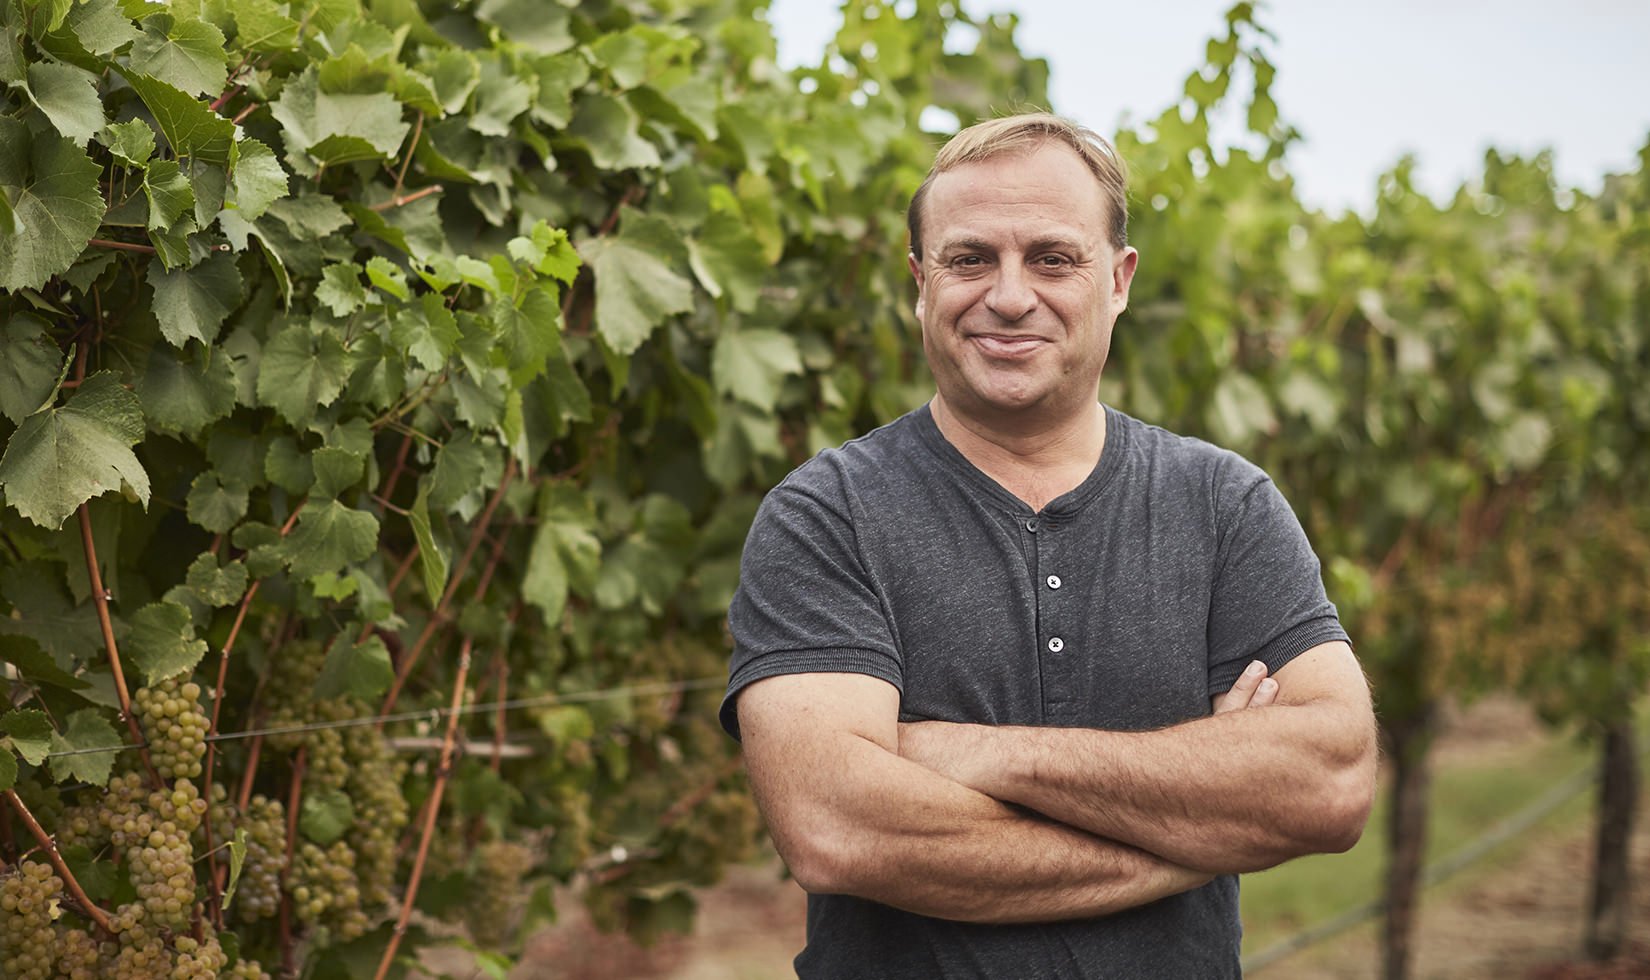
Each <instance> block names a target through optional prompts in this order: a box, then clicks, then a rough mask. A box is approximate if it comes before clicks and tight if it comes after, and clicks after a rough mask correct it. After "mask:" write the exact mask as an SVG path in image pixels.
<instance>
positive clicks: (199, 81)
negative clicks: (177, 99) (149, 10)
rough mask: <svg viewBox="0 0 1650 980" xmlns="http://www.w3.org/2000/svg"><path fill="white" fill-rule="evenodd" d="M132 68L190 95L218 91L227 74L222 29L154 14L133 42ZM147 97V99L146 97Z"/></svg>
mask: <svg viewBox="0 0 1650 980" xmlns="http://www.w3.org/2000/svg"><path fill="white" fill-rule="evenodd" d="M129 57H130V59H131V66H132V70H133V71H136V72H141V73H143V74H145V75H148V76H149V77H150V78H154V79H158V80H160V81H162V82H165V83H166V84H168V85H170V86H172V87H173V88H176V89H178V90H179V91H181V92H184V93H186V94H188V95H216V94H218V92H219V91H221V90H222V89H223V85H224V78H225V77H226V75H227V74H228V67H227V59H228V55H227V53H226V51H225V50H224V36H223V32H222V31H220V30H218V29H217V28H216V27H214V26H213V25H211V24H208V23H207V22H206V21H203V20H177V19H175V18H173V17H172V15H170V14H152V15H150V16H149V17H146V18H144V20H143V34H142V36H141V37H139V38H138V39H137V40H135V41H133V42H132V50H131V52H130V54H129ZM145 101H147V100H145Z"/></svg>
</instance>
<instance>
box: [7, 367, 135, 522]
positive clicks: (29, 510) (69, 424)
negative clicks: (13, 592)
mask: <svg viewBox="0 0 1650 980" xmlns="http://www.w3.org/2000/svg"><path fill="white" fill-rule="evenodd" d="M143 432H144V422H143V409H142V407H141V406H140V405H139V403H138V397H137V396H136V395H134V394H133V393H131V392H130V391H127V390H126V388H125V387H123V386H122V385H121V383H120V381H119V380H118V379H117V378H116V377H115V375H114V374H112V373H110V372H107V371H100V372H98V373H97V374H94V375H92V376H91V377H89V378H87V379H86V381H85V383H83V384H82V385H81V386H80V388H79V390H77V391H76V392H75V394H74V396H73V397H72V398H70V399H69V401H68V404H66V405H64V406H63V407H61V408H48V409H46V410H45V411H42V412H37V413H36V414H34V415H31V416H29V417H28V418H27V419H25V420H24V421H23V424H22V425H21V426H19V427H18V429H17V431H16V432H14V433H12V437H11V441H10V442H9V443H8V444H7V445H6V452H5V456H4V457H0V486H4V487H5V489H6V500H7V502H8V503H10V504H11V505H12V506H13V507H15V508H17V512H18V513H20V514H22V515H23V516H24V517H26V518H28V519H29V520H31V521H33V522H34V523H36V524H38V525H40V526H41V527H44V528H57V527H61V526H62V524H63V521H64V520H65V519H67V518H68V516H69V515H70V514H72V513H74V511H75V508H77V507H79V506H80V505H81V504H83V503H85V502H86V501H88V500H90V499H92V498H93V497H96V496H98V495H100V494H103V493H107V492H108V491H111V490H121V491H125V492H130V493H131V494H133V495H134V496H136V497H137V498H138V499H139V500H141V501H142V502H143V505H144V506H145V507H147V506H148V505H149V475H148V474H147V473H145V472H144V470H143V466H142V465H141V464H140V463H139V462H138V460H137V457H136V456H134V455H132V450H131V448H130V447H131V446H133V445H134V444H136V443H137V442H139V441H141V440H142V439H143Z"/></svg>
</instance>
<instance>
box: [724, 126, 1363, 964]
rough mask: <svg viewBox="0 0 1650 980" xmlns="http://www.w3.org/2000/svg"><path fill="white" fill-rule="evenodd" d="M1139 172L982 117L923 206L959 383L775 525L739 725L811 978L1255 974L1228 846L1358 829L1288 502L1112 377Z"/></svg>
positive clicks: (1338, 658) (756, 567) (933, 304)
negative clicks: (803, 903)
mask: <svg viewBox="0 0 1650 980" xmlns="http://www.w3.org/2000/svg"><path fill="white" fill-rule="evenodd" d="M1125 198H1126V195H1125V185H1124V174H1123V168H1122V164H1121V161H1119V160H1118V158H1117V156H1116V153H1115V151H1114V150H1113V149H1112V148H1111V147H1110V145H1109V144H1107V143H1106V141H1105V140H1104V139H1102V138H1101V137H1099V136H1098V135H1096V134H1094V133H1092V132H1090V131H1088V130H1085V129H1083V128H1081V127H1078V126H1076V125H1074V124H1072V123H1070V122H1068V121H1067V120H1064V119H1061V118H1059V117H1056V116H1051V115H1047V114H1028V115H1020V116H1013V117H1008V118H1004V119H997V120H993V121H990V122H986V123H982V124H980V125H977V126H974V127H971V128H970V129H967V130H964V131H963V132H962V133H960V134H958V135H957V137H956V138H955V139H953V140H952V141H951V142H950V143H949V144H947V146H946V147H945V148H944V149H942V150H941V151H940V153H939V155H938V157H937V159H936V160H935V163H934V168H933V170H932V171H931V172H930V174H929V176H928V179H927V181H926V182H925V183H924V184H923V186H922V187H921V188H919V189H918V191H917V193H916V195H915V196H914V197H913V199H912V203H911V209H910V214H909V225H910V231H911V249H910V265H911V272H912V275H913V276H914V277H915V279H916V285H917V307H916V308H917V316H918V319H920V320H921V322H922V339H923V349H924V351H925V352H926V355H927V358H928V362H929V365H930V367H931V368H932V371H933V375H934V379H935V384H936V388H937V393H936V394H935V396H934V398H933V399H932V401H930V402H929V403H928V404H927V405H925V406H923V407H922V408H919V409H917V410H916V411H914V412H911V413H910V414H908V415H906V416H904V417H902V418H900V419H897V420H896V421H894V422H892V423H890V424H889V425H886V426H884V427H882V428H880V429H878V430H876V431H874V432H872V433H870V434H868V435H866V436H864V437H862V438H859V439H856V440H854V441H852V442H850V443H848V444H846V445H844V446H843V447H841V448H840V449H837V450H832V451H827V452H824V453H821V454H820V455H819V456H818V457H816V458H815V459H813V460H811V461H810V462H808V463H807V464H805V465H803V466H802V467H800V468H799V469H797V470H796V471H795V472H794V473H792V474H791V475H790V476H789V477H788V478H787V479H786V480H785V482H784V483H782V484H781V485H780V486H779V487H777V488H775V489H774V490H773V491H772V492H771V493H770V494H769V495H768V497H767V498H766V499H765V500H764V502H763V505H762V508H761V511H760V513H759V514H758V515H757V519H756V522H755V524H754V526H753V527H752V529H751V534H750V537H749V539H748V541H747V544H746V549H745V557H744V564H743V567H742V572H741V579H740V586H739V591H738V593H737V595H736V596H735V599H734V602H733V606H732V608H731V609H730V610H729V622H730V625H731V628H732V631H733V637H734V653H733V661H732V666H731V670H730V679H729V685H728V694H727V697H726V699H725V700H724V702H723V707H722V720H723V723H724V725H726V726H727V728H728V730H729V731H730V732H731V733H733V734H734V735H735V736H736V737H739V738H741V739H742V741H743V743H744V747H745V758H746V762H747V765H748V768H749V771H750V777H751V782H752V786H753V787H754V789H755V791H756V795H757V801H758V803H759V804H760V805H761V807H762V811H763V814H764V815H765V817H766V819H767V821H768V826H769V828H770V831H771V833H772V836H773V839H774V843H775V845H776V846H777V847H778V849H779V852H780V854H781V855H782V856H783V857H784V858H785V860H786V862H787V863H788V864H789V866H790V868H791V871H792V872H793V874H794V875H795V876H796V879H797V881H798V882H800V883H801V885H802V886H803V888H805V889H806V890H807V891H808V892H809V907H808V936H807V945H806V948H805V949H804V950H803V951H802V953H801V955H799V956H798V957H797V960H796V968H797V973H798V975H799V976H801V977H805V978H813V977H820V978H850V977H867V978H870V977H876V978H929V977H1039V978H1061V977H1072V978H1090V977H1195V978H1215V977H1236V976H1239V975H1240V968H1239V963H1238V946H1239V940H1240V937H1241V933H1242V928H1241V923H1240V922H1239V919H1238V901H1237V879H1236V877H1235V876H1236V874H1237V873H1240V872H1244V871H1252V870H1257V869H1260V868H1266V867H1270V866H1272V865H1275V864H1277V863H1279V862H1281V861H1285V860H1288V859H1289V858H1292V857H1295V856H1298V855H1302V854H1307V853H1312V852H1320V851H1337V850H1344V849H1345V848H1347V847H1349V846H1351V844H1352V843H1353V842H1355V841H1356V840H1357V838H1358V836H1359V834H1360V833H1361V832H1362V829H1363V825H1364V821H1365V819H1366V818H1367V816H1368V812H1369V806H1370V802H1371V799H1372V797H1373V792H1374V774H1375V740H1374V721H1373V717H1372V714H1371V709H1370V699H1369V692H1368V687H1367V685H1366V683H1365V681H1364V677H1363V674H1362V671H1361V670H1360V669H1359V667H1358V665H1357V661H1356V660H1355V658H1354V657H1353V655H1352V651H1351V648H1350V646H1349V644H1348V641H1347V636H1346V633H1345V632H1344V631H1343V630H1342V628H1341V626H1340V623H1339V620H1338V619H1337V618H1336V615H1335V608H1334V606H1333V605H1332V604H1331V603H1330V602H1329V601H1328V599H1327V598H1326V597H1325V595H1324V591H1323V585H1322V582H1321V580H1320V576H1319V567H1318V562H1317V559H1316V557H1315V556H1314V555H1313V553H1312V550H1311V547H1310V546H1309V544H1308V542H1307V541H1306V538H1305V535H1304V534H1303V533H1302V531H1301V528H1300V525H1299V523H1298V522H1297V521H1296V520H1295V517H1294V515H1293V513H1292V512H1291V511H1290V509H1289V506H1288V504H1287V503H1286V502H1285V501H1284V500H1283V498H1282V496H1281V495H1280V494H1279V493H1278V491H1277V489H1276V487H1274V486H1273V484H1272V482H1271V481H1270V480H1269V479H1268V478H1267V477H1266V475H1265V474H1264V473H1262V472H1261V471H1260V470H1258V469H1257V468H1256V467H1254V466H1253V465H1252V464H1250V463H1248V462H1246V461H1245V460H1243V459H1242V458H1240V457H1238V456H1236V455H1235V454H1233V453H1230V452H1226V451H1224V450H1221V449H1218V448H1216V447H1213V446H1211V445H1209V444H1207V443H1204V442H1201V441H1198V440H1195V439H1189V438H1183V437H1180V436H1176V435H1173V434H1171V433H1168V432H1165V431H1163V430H1162V429H1158V428H1155V427H1152V426H1150V425H1147V424H1144V423H1142V422H1139V421H1136V420H1135V419H1132V418H1130V417H1128V416H1127V415H1124V414H1122V413H1121V412H1118V411H1117V410H1115V409H1113V408H1110V407H1108V406H1105V405H1102V404H1101V403H1100V402H1099V401H1098V400H1097V396H1096V392H1097V388H1098V384H1099V380H1100V375H1101V372H1102V371H1103V369H1104V367H1105V363H1106V355H1107V352H1108V350H1109V348H1110V343H1111V332H1112V328H1113V326H1114V325H1115V323H1116V321H1117V318H1118V315H1119V314H1121V313H1122V312H1123V310H1124V308H1125V307H1126V306H1127V305H1128V298H1129V285H1130V283H1131V281H1132V280H1133V277H1134V271H1135V266H1136V264H1137V262H1138V261H1139V256H1138V254H1137V253H1136V251H1135V250H1134V249H1133V248H1130V247H1129V246H1128V244H1127V211H1126V207H1125V204H1126V200H1125Z"/></svg>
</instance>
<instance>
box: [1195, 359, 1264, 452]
mask: <svg viewBox="0 0 1650 980" xmlns="http://www.w3.org/2000/svg"><path fill="white" fill-rule="evenodd" d="M1208 425H1209V429H1210V431H1212V432H1214V433H1215V435H1216V441H1217V442H1218V443H1219V444H1220V445H1223V446H1230V447H1232V448H1234V449H1239V448H1241V447H1244V446H1248V445H1249V444H1250V442H1251V441H1252V440H1254V439H1255V438H1256V437H1257V436H1260V435H1268V434H1271V433H1273V432H1275V431H1277V425H1278V418H1277V414H1276V413H1275V412H1273V410H1272V401H1271V398H1270V397H1269V396H1268V395H1267V394H1266V389H1264V388H1262V387H1261V385H1260V382H1259V381H1256V380H1255V379H1254V378H1253V377H1251V376H1249V375H1247V374H1238V373H1236V372H1228V373H1225V374H1223V375H1222V376H1221V378H1220V381H1219V382H1217V383H1216V385H1215V393H1214V398H1213V399H1212V400H1211V401H1210V403H1209V412H1208Z"/></svg>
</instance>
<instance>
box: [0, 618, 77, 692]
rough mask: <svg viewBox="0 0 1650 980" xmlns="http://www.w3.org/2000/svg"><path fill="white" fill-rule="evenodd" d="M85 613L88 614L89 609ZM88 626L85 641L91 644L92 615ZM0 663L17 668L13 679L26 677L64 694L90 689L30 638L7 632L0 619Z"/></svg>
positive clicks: (32, 682) (66, 660)
mask: <svg viewBox="0 0 1650 980" xmlns="http://www.w3.org/2000/svg"><path fill="white" fill-rule="evenodd" d="M87 611H88V612H90V609H89V608H88V610H87ZM91 627H92V630H91V633H92V637H93V638H92V639H91V640H90V641H89V642H90V644H92V645H95V644H96V643H97V636H98V626H97V619H96V617H95V616H94V617H91ZM85 649H88V650H89V649H93V646H87V647H85ZM64 662H65V663H69V660H68V659H67V658H64ZM0 663H7V664H11V665H12V666H13V667H15V668H16V669H17V676H19V677H24V678H27V679H28V681H29V683H30V684H35V685H44V686H46V687H55V688H60V689H62V690H65V691H82V690H85V689H86V688H87V687H88V686H90V685H88V684H87V682H86V681H84V680H81V679H80V678H79V677H76V676H75V675H74V674H71V673H68V672H67V671H65V670H64V669H63V668H62V667H60V666H58V662H57V660H56V659H54V658H53V657H52V655H51V654H49V653H47V652H46V651H45V650H44V649H43V648H42V647H41V644H40V643H38V642H37V641H36V640H35V639H34V638H33V637H28V636H21V635H19V634H17V633H15V632H10V633H8V631H7V628H6V625H5V622H4V621H3V620H0Z"/></svg>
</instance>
